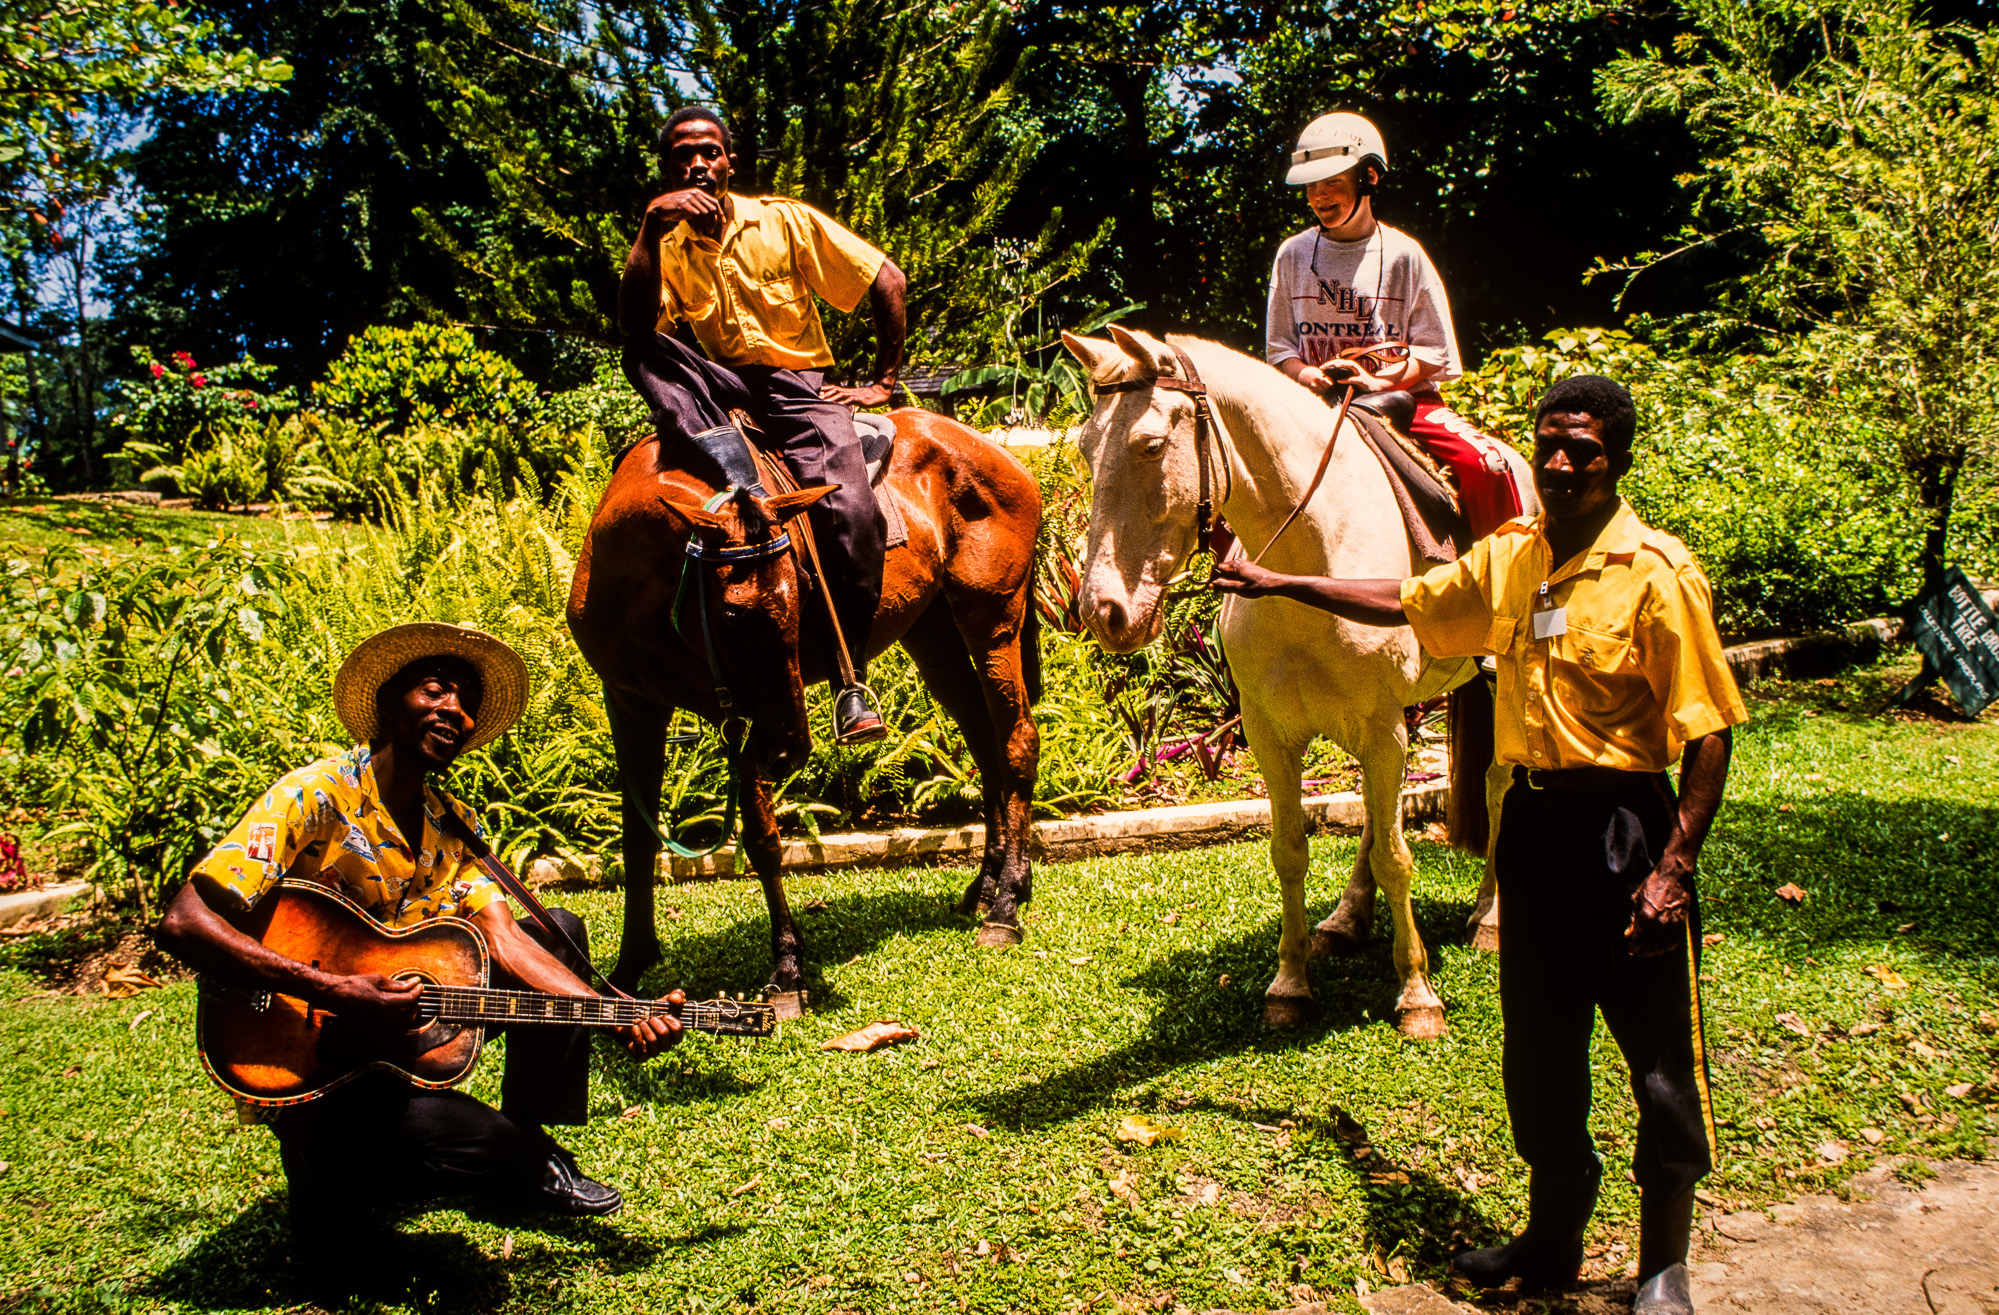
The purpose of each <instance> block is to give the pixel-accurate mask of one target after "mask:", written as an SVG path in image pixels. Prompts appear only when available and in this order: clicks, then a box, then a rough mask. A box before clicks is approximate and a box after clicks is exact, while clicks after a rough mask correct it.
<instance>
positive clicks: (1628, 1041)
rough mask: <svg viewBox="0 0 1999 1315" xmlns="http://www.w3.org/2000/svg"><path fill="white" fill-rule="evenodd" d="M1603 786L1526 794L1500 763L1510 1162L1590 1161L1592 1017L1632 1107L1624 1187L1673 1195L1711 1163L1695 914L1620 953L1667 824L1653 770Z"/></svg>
mask: <svg viewBox="0 0 1999 1315" xmlns="http://www.w3.org/2000/svg"><path fill="white" fill-rule="evenodd" d="M1616 775H1617V776H1619V777H1622V778H1623V779H1621V780H1618V781H1615V782H1614V783H1613V784H1610V785H1608V786H1606V787H1605V788H1603V789H1590V790H1567V789H1547V790H1535V789H1531V788H1529V787H1528V786H1527V785H1526V784H1525V782H1524V781H1522V780H1521V779H1520V773H1518V772H1516V774H1515V782H1514V785H1513V787H1512V788H1511V789H1509V790H1508V791H1507V792H1506V799H1505V802H1504V803H1503V805H1502V811H1501V813H1500V823H1499V839H1498V846H1497V849H1496V850H1495V855H1494V857H1495V866H1496V869H1497V875H1498V878H1499V906H1500V915H1499V1003H1500V1012H1501V1014H1502V1016H1503V1018H1504V1020H1505V1025H1506V1041H1505V1058H1504V1074H1505V1083H1506V1112H1507V1115H1508V1117H1509V1118H1510V1119H1511V1121H1512V1124H1513V1142H1514V1145H1515V1147H1516V1148H1518V1150H1519V1152H1520V1158H1521V1159H1523V1160H1525V1161H1526V1162H1527V1164H1528V1165H1529V1166H1530V1167H1532V1168H1535V1169H1547V1170H1551V1171H1554V1172H1557V1173H1578V1172H1586V1171H1589V1170H1591V1169H1592V1168H1593V1167H1594V1165H1595V1164H1596V1151H1595V1147H1594V1145H1593V1144H1592V1143H1591V1141H1590V1134H1589V1108H1590V1064H1589V1045H1590V1034H1591V1033H1592V1032H1593V1031H1594V1030H1595V1026H1596V1012H1597V1010H1599V1009H1601V1010H1602V1011H1603V1021H1604V1022H1605V1023H1606V1024H1608V1025H1609V1027H1610V1034H1611V1036H1612V1037H1613V1038H1615V1039H1616V1041H1617V1045H1618V1049H1620V1050H1621V1051H1623V1052H1624V1060H1625V1063H1627V1064H1628V1065H1630V1068H1631V1094H1632V1096H1633V1097H1634V1098H1636V1100H1637V1102H1638V1148H1637V1150H1636V1152H1635V1153H1634V1154H1633V1156H1632V1172H1633V1175H1634V1176H1635V1177H1636V1178H1637V1180H1638V1185H1639V1187H1641V1188H1643V1189H1645V1190H1647V1191H1652V1190H1663V1191H1664V1192H1665V1193H1666V1194H1667V1195H1668V1196H1675V1195H1678V1194H1679V1193H1680V1192H1683V1191H1685V1190H1686V1189H1688V1188H1691V1187H1692V1186H1693V1185H1694V1184H1695V1183H1697V1182H1699V1181H1700V1180H1701V1179H1702V1178H1703V1177H1705V1176H1706V1174H1707V1172H1708V1170H1709V1169H1710V1168H1712V1167H1713V1140H1712V1137H1713V1134H1712V1128H1713V1120H1712V1114H1711V1111H1710V1109H1709V1105H1708V1098H1707V1053H1706V1049H1705V1046H1704V1044H1703V1042H1702V1037H1701V1019H1700V997H1699V994H1698V988H1697V983H1696V977H1695V975H1696V973H1697V972H1698V971H1699V963H1700V907H1699V901H1698V899H1696V900H1695V902H1694V906H1693V908H1692V909H1691V911H1690V916H1689V919H1688V924H1687V926H1688V935H1687V937H1686V941H1685V943H1684V944H1683V945H1682V946H1681V948H1679V949H1678V950H1675V951H1672V952H1670V953H1667V954H1662V955H1659V956H1657V957H1653V958H1644V959H1640V958H1634V957H1632V955H1631V954H1630V953H1629V952H1628V951H1627V950H1626V949H1625V944H1624V930H1625V928H1626V927H1627V926H1628V925H1629V924H1630V921H1631V907H1632V906H1631V897H1632V895H1633V893H1635V892H1636V891H1637V889H1638V887H1639V885H1640V884H1641V883H1642V882H1643V881H1644V880H1645V878H1646V877H1647V876H1649V875H1650V874H1651V872H1652V869H1653V866H1654V864H1655V862H1656V860H1657V857H1658V855H1659V854H1660V853H1661V852H1662V851H1663V850H1664V847H1665V844H1666V840H1667V837H1668V836H1669V835H1670V834H1671V833H1672V827H1673V818H1674V813H1675V809H1676V804H1675V803H1674V800H1673V795H1672V787H1671V786H1670V785H1669V784H1668V783H1667V781H1666V778H1665V776H1664V775H1663V774H1660V775H1656V776H1655V775H1645V774H1641V773H1636V772H1631V773H1619V774H1616Z"/></svg>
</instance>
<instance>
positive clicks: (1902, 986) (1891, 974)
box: [1860, 963, 1909, 991]
mask: <svg viewBox="0 0 1999 1315" xmlns="http://www.w3.org/2000/svg"><path fill="white" fill-rule="evenodd" d="M1860 971H1861V972H1864V973H1866V974H1867V975H1868V976H1869V977H1872V978H1873V979H1874V980H1875V981H1877V982H1879V983H1881V985H1883V986H1885V987H1887V988H1888V989H1889V990H1891V991H1902V990H1907V989H1908V985H1909V979H1908V978H1906V977H1904V976H1902V974H1900V973H1898V972H1896V971H1895V970H1894V969H1893V968H1890V967H1888V966H1887V965H1886V964H1881V963H1872V964H1869V965H1867V967H1865V968H1862V969H1861V970H1860Z"/></svg>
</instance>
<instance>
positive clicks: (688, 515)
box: [659, 498, 723, 534]
mask: <svg viewBox="0 0 1999 1315" xmlns="http://www.w3.org/2000/svg"><path fill="white" fill-rule="evenodd" d="M659 505H660V509H661V510H662V511H664V512H665V513H666V519H667V521H668V523H669V524H671V525H672V526H673V532H674V533H675V534H694V533H697V532H699V531H701V530H719V529H721V528H722V527H723V520H722V518H721V517H720V516H717V515H716V514H715V513H714V512H712V511H704V510H702V509H701V508H699V507H696V506H692V505H690V504H688V503H685V502H675V501H674V500H673V499H671V498H661V499H659Z"/></svg>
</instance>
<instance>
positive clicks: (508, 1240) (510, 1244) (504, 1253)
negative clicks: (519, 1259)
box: [500, 1233, 514, 1260]
mask: <svg viewBox="0 0 1999 1315" xmlns="http://www.w3.org/2000/svg"><path fill="white" fill-rule="evenodd" d="M513 1258H514V1235H513V1234H512V1233H509V1234H507V1235H506V1236H505V1237H503V1238H501V1239H500V1259H502V1260H512V1259H513Z"/></svg>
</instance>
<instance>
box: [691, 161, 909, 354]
mask: <svg viewBox="0 0 1999 1315" xmlns="http://www.w3.org/2000/svg"><path fill="white" fill-rule="evenodd" d="M733 199H734V203H735V218H733V219H731V220H730V221H729V222H728V224H727V226H726V227H725V228H724V229H723V230H722V239H721V241H719V242H717V241H715V240H714V239H712V238H707V237H702V236H701V235H700V234H698V233H696V232H695V231H694V230H693V229H692V228H690V227H688V225H687V221H685V220H682V221H681V222H680V223H678V224H675V225H674V226H673V229H672V230H671V231H670V232H668V233H667V235H666V236H665V237H663V238H661V239H660V241H659V276H660V289H659V331H660V332H661V333H668V332H671V331H672V329H673V326H674V325H675V324H676V323H677V322H679V321H681V320H686V321H687V322H688V324H690V325H691V326H693V329H694V336H695V338H696V339H697V340H699V342H700V343H701V347H702V349H703V350H704V351H706V352H707V353H708V358H709V359H710V360H712V361H715V362H716V363H717V364H720V365H773V366H777V367H780V368H782V369H786V370H824V369H826V368H827V367H828V366H830V365H832V364H833V353H832V352H831V351H829V350H828V349H827V347H826V329H825V326H824V325H822V324H821V323H820V322H819V307H818V306H816V305H814V304H813V301H812V297H813V294H815V293H817V294H818V295H819V297H820V298H821V299H823V300H824V301H825V302H827V304H829V305H831V306H834V307H837V308H838V309H840V310H842V311H850V310H852V309H854V307H856V306H858V305H860V304H861V298H862V297H865V296H866V295H867V292H868V288H869V286H870V285H871V284H873V283H874V281H875V275H876V274H878V273H880V272H881V267H882V262H883V261H885V260H887V259H888V257H887V256H885V255H883V254H882V253H881V252H880V251H877V250H876V249H875V248H874V247H872V246H870V245H869V244H868V243H867V242H865V241H863V240H862V239H861V238H859V237H857V236H856V235H855V234H854V233H853V232H852V230H850V229H848V228H847V227H846V226H845V225H843V224H841V223H840V222H839V221H838V220H836V219H831V218H828V217H827V216H825V215H822V214H820V213H819V212H818V211H817V210H814V209H813V208H812V207H811V206H809V205H806V204H805V203H804V202H803V201H791V200H787V199H785V198H784V197H780V196H766V197H754V196H738V197H735V198H733Z"/></svg>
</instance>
